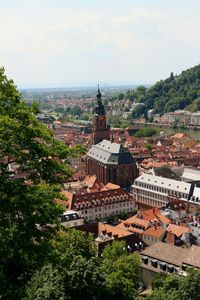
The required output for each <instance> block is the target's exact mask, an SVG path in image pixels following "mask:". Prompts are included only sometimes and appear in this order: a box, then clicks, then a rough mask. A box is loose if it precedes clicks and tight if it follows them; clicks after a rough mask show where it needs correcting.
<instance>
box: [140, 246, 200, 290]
mask: <svg viewBox="0 0 200 300" xmlns="http://www.w3.org/2000/svg"><path fill="white" fill-rule="evenodd" d="M199 257H200V247H198V246H192V247H190V248H182V247H177V246H174V245H170V244H166V243H162V242H157V243H155V244H153V245H151V246H149V247H147V248H146V249H145V250H144V251H142V252H141V259H142V265H141V277H142V280H143V283H144V285H145V287H148V288H151V287H152V281H153V277H154V276H155V275H156V274H158V273H171V274H172V273H174V274H177V275H180V276H187V272H186V269H187V267H193V268H198V269H199V268H200V259H199Z"/></svg>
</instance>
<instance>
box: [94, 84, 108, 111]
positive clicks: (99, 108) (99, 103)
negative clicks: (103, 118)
mask: <svg viewBox="0 0 200 300" xmlns="http://www.w3.org/2000/svg"><path fill="white" fill-rule="evenodd" d="M94 113H95V114H96V115H105V114H106V112H105V107H104V105H103V103H102V101H101V92H100V89H99V84H98V90H97V103H96V107H95V110H94Z"/></svg>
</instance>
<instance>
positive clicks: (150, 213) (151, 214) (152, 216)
mask: <svg viewBox="0 0 200 300" xmlns="http://www.w3.org/2000/svg"><path fill="white" fill-rule="evenodd" d="M140 216H141V218H142V219H143V220H146V221H155V220H157V221H158V222H159V223H161V224H163V225H168V224H170V222H171V221H170V220H169V219H168V218H167V217H166V216H165V215H163V214H162V213H161V212H160V210H159V208H152V209H148V210H144V211H141V212H140Z"/></svg>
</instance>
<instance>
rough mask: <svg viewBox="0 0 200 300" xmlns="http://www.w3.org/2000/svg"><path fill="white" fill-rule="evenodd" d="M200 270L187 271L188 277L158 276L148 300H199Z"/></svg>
mask: <svg viewBox="0 0 200 300" xmlns="http://www.w3.org/2000/svg"><path fill="white" fill-rule="evenodd" d="M199 290H200V270H189V276H187V277H181V276H178V275H168V276H166V275H158V276H157V277H156V278H155V280H154V291H153V294H152V296H150V297H149V298H148V299H149V300H199V299H200V295H199Z"/></svg>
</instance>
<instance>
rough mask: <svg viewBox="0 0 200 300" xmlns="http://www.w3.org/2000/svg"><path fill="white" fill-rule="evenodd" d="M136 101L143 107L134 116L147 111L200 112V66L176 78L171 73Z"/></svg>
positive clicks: (138, 108)
mask: <svg viewBox="0 0 200 300" xmlns="http://www.w3.org/2000/svg"><path fill="white" fill-rule="evenodd" d="M136 98H137V97H136ZM136 100H137V102H143V103H144V106H143V107H141V106H140V107H137V108H136V109H135V112H134V114H135V116H138V115H141V114H145V113H146V112H147V110H148V109H153V110H154V112H155V113H160V114H163V113H165V112H171V111H175V110H178V109H185V108H186V109H188V110H190V111H197V110H200V64H199V65H197V66H195V67H193V68H190V69H188V70H186V71H183V72H182V73H181V74H180V75H178V76H177V75H176V76H174V74H173V73H171V74H170V77H169V78H167V79H165V80H160V81H158V82H157V83H156V84H154V85H153V86H152V87H150V88H149V89H146V90H145V92H144V93H143V95H142V97H139V98H137V99H136Z"/></svg>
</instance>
